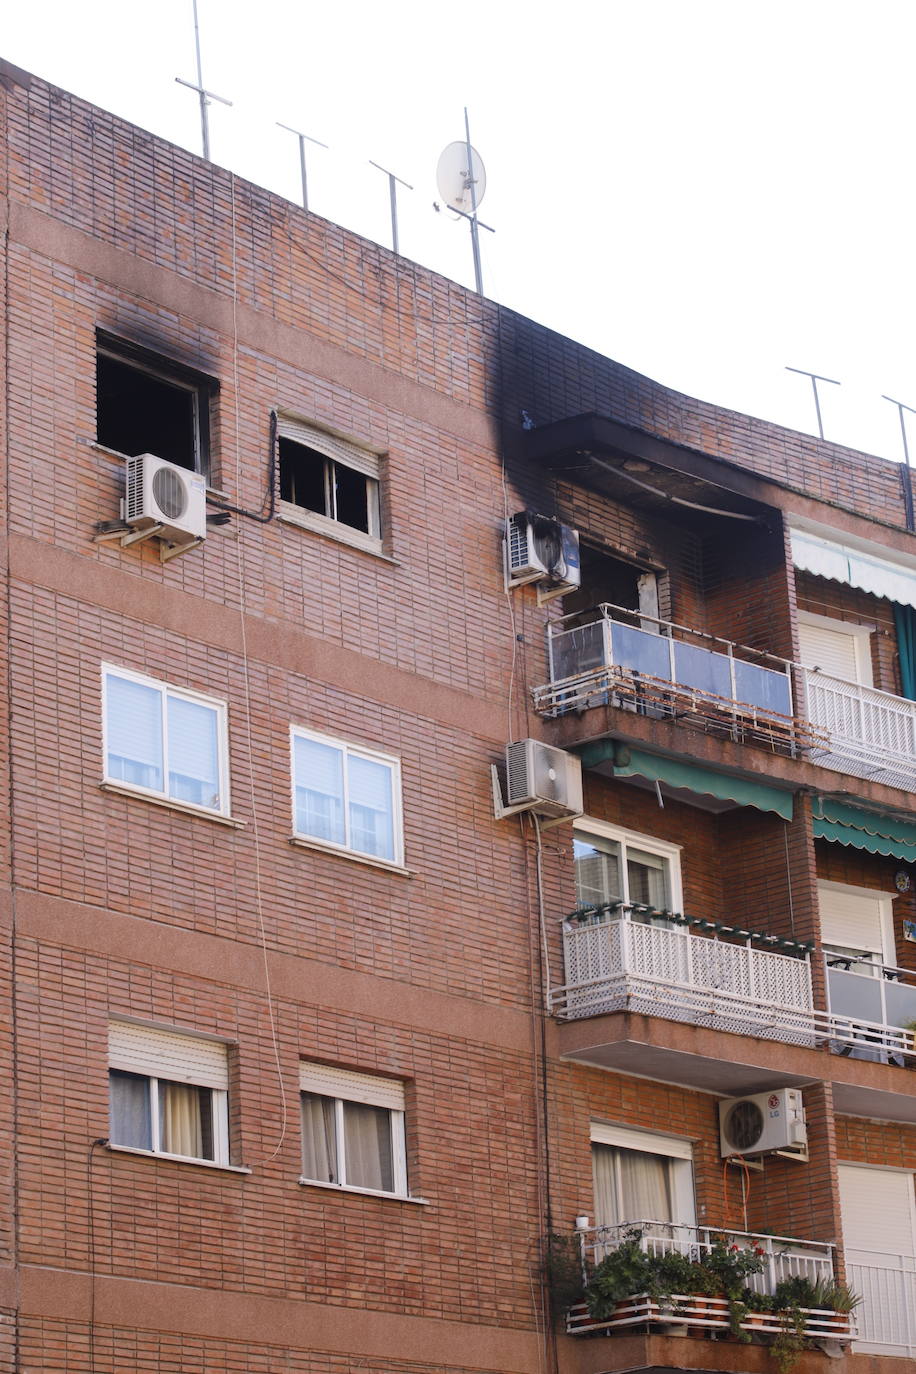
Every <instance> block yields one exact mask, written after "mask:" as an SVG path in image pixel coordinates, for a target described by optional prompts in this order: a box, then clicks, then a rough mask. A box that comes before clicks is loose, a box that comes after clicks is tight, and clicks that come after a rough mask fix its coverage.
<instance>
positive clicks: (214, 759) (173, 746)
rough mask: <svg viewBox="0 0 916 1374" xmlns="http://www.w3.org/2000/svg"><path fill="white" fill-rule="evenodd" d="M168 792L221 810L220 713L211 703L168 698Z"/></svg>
mask: <svg viewBox="0 0 916 1374" xmlns="http://www.w3.org/2000/svg"><path fill="white" fill-rule="evenodd" d="M167 709H168V722H169V796H170V797H175V798H176V799H177V800H179V801H186V802H192V803H193V804H194V805H195V806H209V807H212V808H213V810H214V811H218V810H219V805H220V793H219V716H218V713H217V711H216V710H215V709H214V708H213V707H212V706H202V705H201V704H200V703H199V702H196V701H186V700H185V698H184V697H173V696H169V698H168V707H167Z"/></svg>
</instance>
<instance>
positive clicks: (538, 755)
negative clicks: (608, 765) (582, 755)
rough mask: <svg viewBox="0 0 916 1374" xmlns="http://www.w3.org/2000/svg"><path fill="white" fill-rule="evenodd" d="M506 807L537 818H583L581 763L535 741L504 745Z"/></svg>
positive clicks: (572, 756)
mask: <svg viewBox="0 0 916 1374" xmlns="http://www.w3.org/2000/svg"><path fill="white" fill-rule="evenodd" d="M506 788H507V791H508V796H507V799H506V805H507V806H509V807H520V808H521V807H524V808H525V809H526V810H529V811H536V812H537V814H538V815H539V816H551V817H565V816H581V815H582V764H581V763H580V762H579V760H578V759H577V758H576V756H575V754H567V753H565V752H564V751H563V750H562V749H554V748H553V746H552V745H550V744H542V743H541V741H540V740H537V739H520V740H516V742H515V743H514V744H509V745H507V746H506Z"/></svg>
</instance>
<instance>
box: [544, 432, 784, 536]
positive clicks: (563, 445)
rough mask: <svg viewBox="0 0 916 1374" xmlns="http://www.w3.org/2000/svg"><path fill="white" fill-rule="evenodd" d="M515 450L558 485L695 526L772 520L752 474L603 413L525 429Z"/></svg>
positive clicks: (760, 485)
mask: <svg viewBox="0 0 916 1374" xmlns="http://www.w3.org/2000/svg"><path fill="white" fill-rule="evenodd" d="M517 452H518V454H519V456H520V457H521V458H522V459H523V460H524V461H525V462H526V463H530V464H533V465H537V466H538V467H540V468H541V469H542V470H544V471H547V472H549V473H551V475H552V476H554V477H555V478H557V479H559V480H563V481H569V482H572V483H575V484H576V485H578V486H582V487H586V488H588V489H589V490H591V491H595V492H598V493H600V494H601V495H603V496H607V497H608V498H609V499H610V500H612V501H615V502H619V503H620V504H623V505H628V506H633V507H636V508H638V509H641V510H645V511H647V512H649V513H651V514H652V515H661V516H665V517H666V518H668V519H675V520H678V521H688V522H689V523H690V524H692V525H694V527H696V526H697V525H699V526H700V527H701V528H703V529H706V528H707V527H711V528H716V529H719V530H721V528H722V525H723V524H727V525H729V526H733V527H735V528H737V527H738V526H740V525H742V524H747V523H752V524H757V525H766V526H769V525H772V523H773V520H774V517H775V516H776V508H775V507H774V506H773V505H772V504H770V503H769V502H767V501H766V500H764V499H763V496H762V488H763V485H764V484H763V483H762V482H761V481H760V480H759V479H758V478H756V477H755V476H754V475H753V474H752V473H748V472H744V471H743V470H742V469H740V468H736V467H733V466H732V465H731V464H730V463H725V462H723V461H722V460H721V459H719V458H711V457H709V455H708V454H705V453H698V452H697V451H696V450H694V449H689V448H684V447H682V446H680V445H678V444H672V443H669V442H668V441H667V440H664V439H659V438H657V437H656V436H654V435H651V434H646V433H645V432H644V431H642V430H638V429H633V428H631V427H630V426H629V425H622V424H620V423H619V422H618V421H616V420H611V419H608V418H607V417H606V416H604V415H596V414H587V415H575V416H571V417H570V418H569V419H566V420H558V421H556V422H555V423H554V424H550V425H544V426H543V427H542V428H537V429H530V430H526V431H524V432H523V433H522V434H521V435H520V436H519V441H518V449H517Z"/></svg>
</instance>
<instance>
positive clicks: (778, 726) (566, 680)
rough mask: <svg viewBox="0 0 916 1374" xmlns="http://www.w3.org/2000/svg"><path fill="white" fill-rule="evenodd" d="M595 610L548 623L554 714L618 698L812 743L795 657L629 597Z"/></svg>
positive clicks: (545, 704) (723, 727)
mask: <svg viewBox="0 0 916 1374" xmlns="http://www.w3.org/2000/svg"><path fill="white" fill-rule="evenodd" d="M585 614H586V616H587V617H588V618H587V619H585V620H584V623H583V615H582V614H581V613H579V614H577V615H572V616H565V617H563V618H562V619H560V620H556V621H553V622H551V623H550V625H548V629H547V634H548V653H549V661H550V682H549V683H548V684H546V685H544V686H541V687H536V688H535V689H534V692H533V696H534V702H535V705H536V707H537V709H538V710H539V711H542V712H543V713H544V714H545V715H549V716H556V715H562V714H563V713H565V712H567V711H580V710H583V709H584V708H586V707H589V706H601V705H614V706H622V707H624V708H626V709H630V710H633V711H635V712H637V713H639V714H642V715H648V716H654V717H665V716H669V717H670V716H675V715H676V716H677V718H678V719H679V720H687V721H689V722H691V723H694V724H699V725H701V726H702V728H704V729H708V730H719V731H724V732H726V733H728V734H730V735H731V736H732V737H733V738H736V739H750V740H756V741H758V742H765V743H767V744H768V745H770V746H771V747H777V748H779V749H781V750H783V751H785V752H787V753H795V752H796V750H797V749H798V748H799V747H802V746H807V745H808V744H809V743H810V742H811V741H810V740H809V738H808V733H809V732H808V729H807V726H806V723H805V722H804V721H799V720H797V719H796V717H795V715H794V704H793V686H792V664H791V663H790V662H789V661H788V660H787V659H781V658H777V657H775V655H773V654H767V653H763V652H762V651H760V650H757V649H751V648H748V647H746V646H744V645H740V644H735V643H733V642H732V641H731V640H727V639H718V638H716V637H715V636H714V635H708V634H705V633H702V632H700V631H698V630H691V629H689V628H688V627H687V626H684V625H677V624H675V623H674V622H673V621H669V620H660V619H659V618H658V617H657V616H648V615H642V614H641V613H638V612H635V611H632V610H628V609H627V608H626V607H623V606H614V605H610V604H602V605H600V606H596V607H595V608H594V610H593V611H589V612H586V613H585ZM814 742H818V741H814ZM819 742H820V743H821V745H824V744H825V741H824V740H823V739H821V740H820V741H819Z"/></svg>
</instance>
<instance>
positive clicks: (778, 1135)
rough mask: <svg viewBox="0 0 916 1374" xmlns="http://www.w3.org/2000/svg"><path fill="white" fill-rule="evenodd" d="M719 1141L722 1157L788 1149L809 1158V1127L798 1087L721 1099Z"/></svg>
mask: <svg viewBox="0 0 916 1374" xmlns="http://www.w3.org/2000/svg"><path fill="white" fill-rule="evenodd" d="M719 1144H720V1148H721V1151H722V1158H723V1159H730V1158H731V1157H732V1156H733V1155H765V1154H771V1153H772V1152H774V1151H776V1150H780V1151H783V1150H786V1151H790V1152H793V1153H796V1154H800V1155H802V1157H804V1158H807V1145H808V1127H807V1125H806V1124H805V1108H804V1104H803V1103H802V1095H801V1092H800V1091H799V1089H798V1088H779V1089H777V1090H776V1091H774V1092H769V1093H755V1094H754V1096H753V1097H730V1098H726V1099H725V1100H724V1101H723V1102H720V1103H719Z"/></svg>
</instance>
